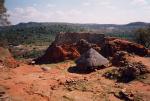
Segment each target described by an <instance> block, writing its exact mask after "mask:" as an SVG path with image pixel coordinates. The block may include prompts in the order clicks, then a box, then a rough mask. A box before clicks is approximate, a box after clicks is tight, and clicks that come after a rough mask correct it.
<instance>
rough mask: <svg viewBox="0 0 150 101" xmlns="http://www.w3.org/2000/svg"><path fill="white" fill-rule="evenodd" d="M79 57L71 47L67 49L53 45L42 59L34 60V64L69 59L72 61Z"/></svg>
mask: <svg viewBox="0 0 150 101" xmlns="http://www.w3.org/2000/svg"><path fill="white" fill-rule="evenodd" d="M79 56H80V54H79V53H78V51H77V50H76V49H75V48H73V47H69V46H67V45H64V46H57V45H55V44H52V45H50V46H49V48H48V49H47V50H46V52H45V54H44V55H43V56H42V57H40V58H38V59H36V60H35V63H37V64H42V63H57V62H61V61H64V60H69V59H71V60H73V59H76V58H78V57H79Z"/></svg>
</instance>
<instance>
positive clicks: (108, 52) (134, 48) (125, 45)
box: [101, 38, 148, 57]
mask: <svg viewBox="0 0 150 101" xmlns="http://www.w3.org/2000/svg"><path fill="white" fill-rule="evenodd" d="M105 40H106V41H105V44H104V46H103V47H102V51H101V52H102V54H103V55H104V56H106V57H109V56H113V55H114V54H115V53H116V52H117V51H127V52H129V53H134V54H136V55H140V56H145V55H148V49H146V48H145V47H144V46H142V45H139V44H136V43H133V42H130V41H127V40H123V39H118V38H110V39H109V38H106V39H105Z"/></svg>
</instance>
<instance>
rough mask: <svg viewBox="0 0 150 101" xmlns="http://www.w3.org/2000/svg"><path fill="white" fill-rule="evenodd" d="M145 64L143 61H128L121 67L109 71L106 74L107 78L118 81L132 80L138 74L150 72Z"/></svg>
mask: <svg viewBox="0 0 150 101" xmlns="http://www.w3.org/2000/svg"><path fill="white" fill-rule="evenodd" d="M149 72H150V71H149V70H148V69H147V67H146V66H145V65H143V64H142V63H141V62H134V63H127V64H126V65H125V66H123V67H119V68H116V69H113V70H111V71H108V72H106V73H105V74H104V76H105V77H106V78H110V79H117V81H118V82H125V83H126V82H130V81H132V80H134V79H136V78H137V77H138V76H140V75H143V74H146V73H149Z"/></svg>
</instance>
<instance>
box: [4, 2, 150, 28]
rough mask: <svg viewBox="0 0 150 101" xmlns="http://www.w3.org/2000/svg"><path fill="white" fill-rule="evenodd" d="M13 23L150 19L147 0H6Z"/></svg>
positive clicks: (144, 20)
mask: <svg viewBox="0 0 150 101" xmlns="http://www.w3.org/2000/svg"><path fill="white" fill-rule="evenodd" d="M5 5H6V8H7V10H8V14H10V18H9V20H10V21H11V23H12V25H16V24H19V23H28V22H42V23H44V22H56V23H79V24H128V23H132V22H146V23H149V22H150V1H148V0H126V1H125V0H120V1H115V0H105V1H102V0H76V1H74V0H55V1H53V0H45V1H44V2H43V0H30V1H29V0H21V1H19V0H13V1H12V0H7V1H6V3H5Z"/></svg>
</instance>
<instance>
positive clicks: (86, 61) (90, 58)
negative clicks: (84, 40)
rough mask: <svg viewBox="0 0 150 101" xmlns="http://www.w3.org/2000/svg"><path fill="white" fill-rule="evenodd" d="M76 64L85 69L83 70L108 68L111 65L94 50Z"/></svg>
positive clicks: (83, 55)
mask: <svg viewBox="0 0 150 101" xmlns="http://www.w3.org/2000/svg"><path fill="white" fill-rule="evenodd" d="M75 62H76V64H77V67H79V68H83V70H94V69H100V68H101V67H102V66H105V67H107V66H108V64H109V61H108V60H107V59H106V58H104V57H103V56H102V55H101V54H99V53H98V52H97V51H96V50H94V49H92V48H91V49H89V50H88V51H87V52H85V53H84V54H82V55H81V57H80V58H78V59H77V60H76V61H75Z"/></svg>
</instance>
